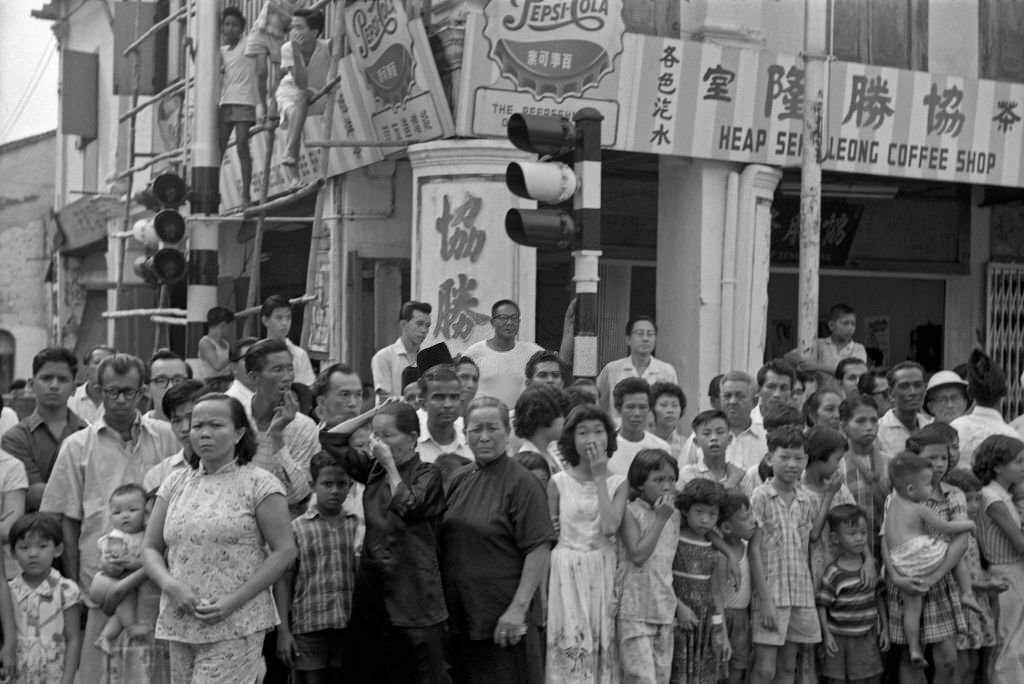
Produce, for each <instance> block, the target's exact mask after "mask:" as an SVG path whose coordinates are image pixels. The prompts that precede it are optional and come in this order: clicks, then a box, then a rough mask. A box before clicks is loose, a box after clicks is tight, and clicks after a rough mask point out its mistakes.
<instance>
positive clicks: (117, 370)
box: [96, 352, 149, 387]
mask: <svg viewBox="0 0 1024 684" xmlns="http://www.w3.org/2000/svg"><path fill="white" fill-rule="evenodd" d="M108 370H109V371H110V372H112V373H114V374H115V375H127V374H128V373H130V372H131V371H133V370H134V371H136V372H137V373H138V374H139V385H140V386H142V385H145V384H146V382H147V381H148V380H149V373H148V372H147V371H146V364H144V363H143V362H142V359H140V358H139V357H138V356H134V355H132V354H124V353H121V352H118V353H116V354H113V355H112V356H108V357H107V358H105V359H103V360H102V361H100V365H99V366H98V367H97V368H96V382H98V383H99V385H100V387H102V386H103V376H104V375H105V374H106V372H107V371H108Z"/></svg>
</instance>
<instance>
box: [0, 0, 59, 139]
mask: <svg viewBox="0 0 1024 684" xmlns="http://www.w3.org/2000/svg"><path fill="white" fill-rule="evenodd" d="M45 4H46V2H45V0H0V144H3V143H7V142H11V141H13V140H20V139H21V138H27V137H29V136H32V135H35V134H36V133H42V132H44V131H49V130H53V129H55V128H57V77H58V66H59V65H58V62H59V59H58V56H57V41H56V39H55V38H54V36H53V33H52V32H51V31H50V25H51V23H50V22H48V21H41V20H39V19H33V18H32V17H31V16H30V14H29V12H31V11H32V10H33V9H39V8H41V7H42V6H43V5H45Z"/></svg>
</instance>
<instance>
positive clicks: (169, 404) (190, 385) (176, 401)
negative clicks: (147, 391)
mask: <svg viewBox="0 0 1024 684" xmlns="http://www.w3.org/2000/svg"><path fill="white" fill-rule="evenodd" d="M206 393H207V387H206V385H205V384H203V382H202V381H201V380H192V379H188V380H186V381H185V382H179V383H178V384H177V385H172V386H171V387H168V388H167V392H165V393H164V396H163V399H161V400H160V410H161V411H163V412H164V415H165V416H167V417H168V418H170V417H171V414H172V413H174V411H175V410H176V409H177V408H178V407H179V406H183V405H185V404H187V403H189V402H195V400H196V399H198V398H199V397H201V396H203V395H204V394H206Z"/></svg>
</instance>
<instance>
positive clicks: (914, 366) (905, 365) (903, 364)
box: [885, 361, 925, 390]
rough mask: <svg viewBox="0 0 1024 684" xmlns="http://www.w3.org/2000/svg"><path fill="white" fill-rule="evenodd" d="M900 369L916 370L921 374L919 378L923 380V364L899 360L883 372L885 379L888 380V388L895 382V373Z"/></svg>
mask: <svg viewBox="0 0 1024 684" xmlns="http://www.w3.org/2000/svg"><path fill="white" fill-rule="evenodd" d="M902 370H916V371H917V372H918V373H920V374H921V379H922V380H924V375H925V374H924V366H922V365H921V364H919V363H918V362H917V361H900V362H899V363H897V364H896V365H894V366H893V367H892V368H890V369H889V370H888V372H887V373H886V374H885V379H886V380H888V381H889V389H890V390H891V389H892V387H893V386H894V385H895V384H896V374H897V373H899V372H900V371H902Z"/></svg>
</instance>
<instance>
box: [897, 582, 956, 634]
mask: <svg viewBox="0 0 1024 684" xmlns="http://www.w3.org/2000/svg"><path fill="white" fill-rule="evenodd" d="M887 591H888V594H889V596H888V599H889V600H888V603H889V639H890V640H891V641H892V643H893V644H896V645H899V646H906V645H907V637H906V636H905V635H904V634H903V597H902V596H901V595H900V590H899V589H897V588H896V587H894V586H892V585H891V584H890V585H889V587H888V589H887ZM966 631H967V620H966V619H964V609H963V607H962V606H961V605H960V592H959V589H958V587H957V585H956V582H954V581H953V574H952V573H949V574H947V575H946V576H945V577H943V578H942V579H941V580H939V581H938V582H936V583H935V585H934V586H932V588H931V589H929V590H928V593H927V594H925V595H924V601H923V602H922V606H921V643H922V644H936V643H938V642H940V641H945V640H946V639H952V638H953V637H955V636H956V635H957V633H962V632H966Z"/></svg>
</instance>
